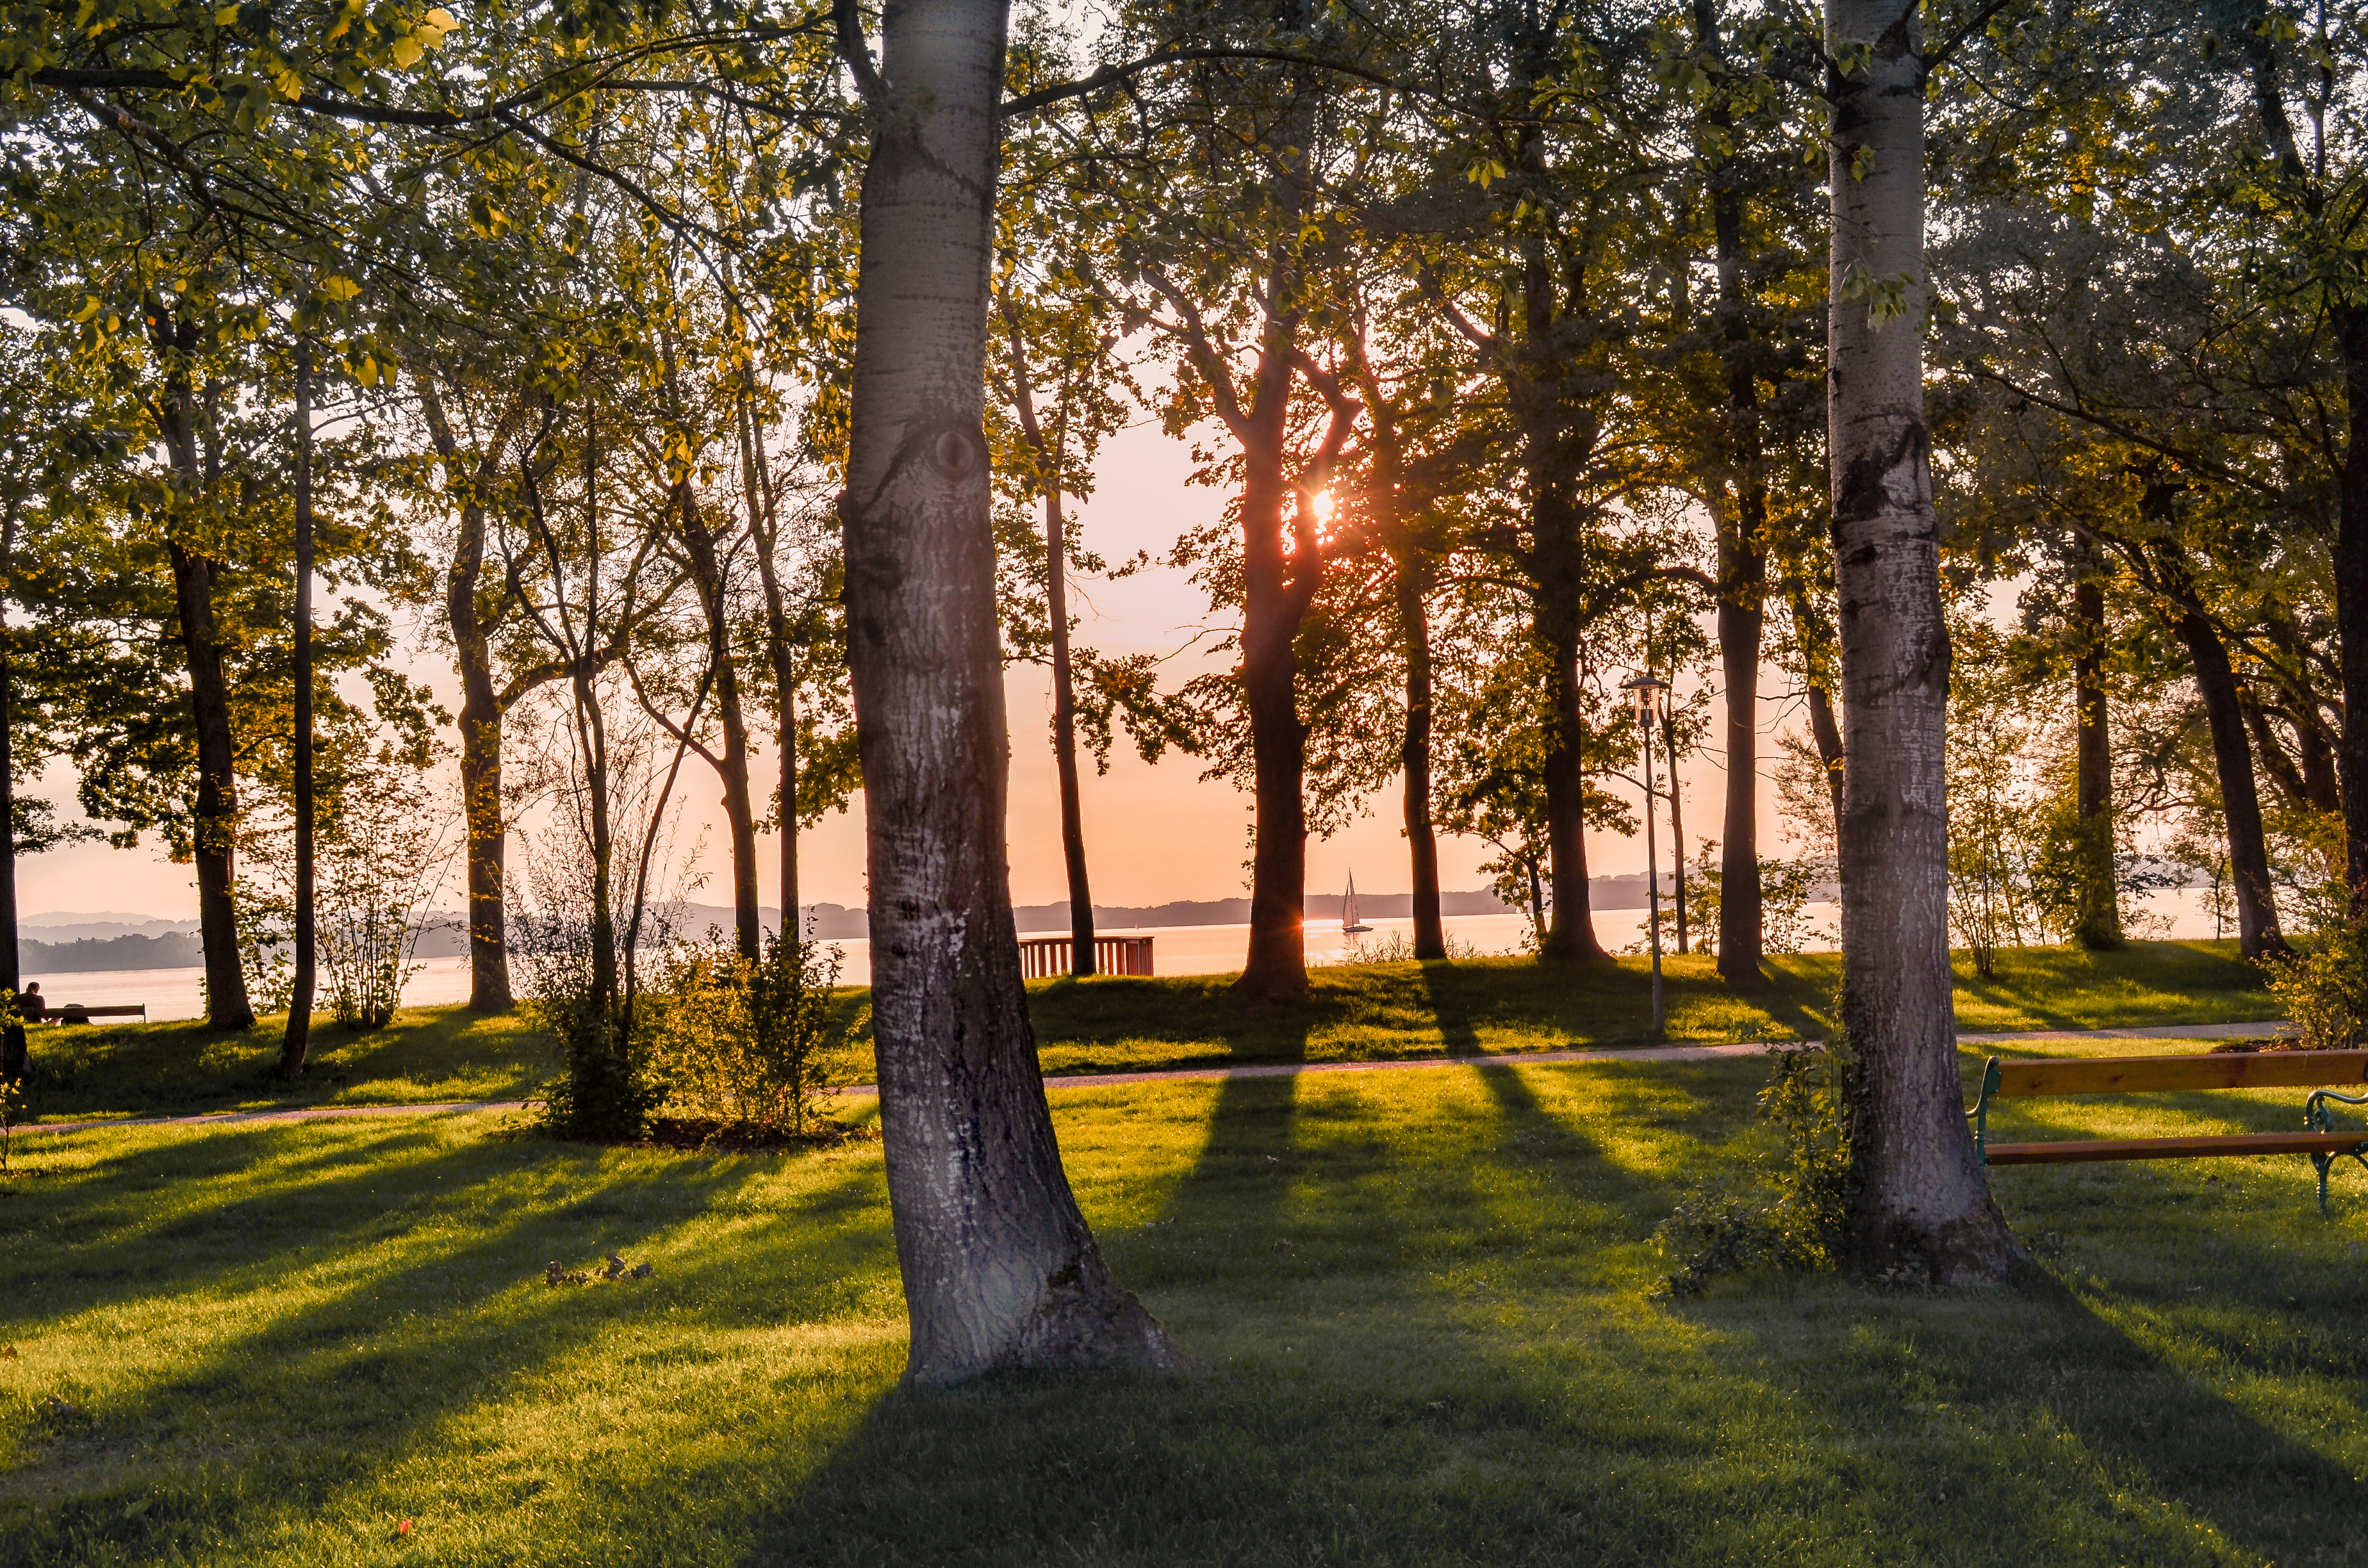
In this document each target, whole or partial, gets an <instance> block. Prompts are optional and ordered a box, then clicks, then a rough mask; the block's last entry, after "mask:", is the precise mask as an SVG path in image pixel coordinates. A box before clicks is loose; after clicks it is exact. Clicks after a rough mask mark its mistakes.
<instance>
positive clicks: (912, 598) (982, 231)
mask: <svg viewBox="0 0 2368 1568" xmlns="http://www.w3.org/2000/svg"><path fill="white" fill-rule="evenodd" d="M837 15H838V19H839V34H840V44H841V48H842V50H843V51H845V53H846V55H847V59H848V68H849V70H850V72H851V73H852V74H854V76H855V78H856V80H857V81H858V83H859V84H860V87H861V89H862V94H863V97H864V100H865V107H866V110H867V113H868V115H869V117H870V128H871V135H872V144H871V153H870V157H869V159H868V160H867V162H866V165H865V168H864V176H863V196H862V205H861V210H862V255H861V262H860V269H859V273H858V281H857V292H856V299H857V306H856V349H855V374H854V384H853V400H852V410H851V419H850V425H849V437H850V439H849V445H848V464H847V490H846V493H845V494H844V496H843V497H842V499H841V502H840V516H841V517H842V519H843V521H844V524H845V528H846V540H847V545H846V548H847V606H848V662H849V665H850V666H851V671H852V675H853V678H854V690H855V704H856V724H857V735H858V740H859V744H860V747H861V750H862V756H863V778H864V792H865V831H866V841H867V846H868V849H869V864H870V870H871V900H870V903H871V944H872V953H873V971H872V983H873V995H874V1002H873V1015H872V1017H873V1025H872V1028H873V1038H874V1040H875V1042H876V1045H875V1050H876V1051H877V1056H878V1061H879V1064H880V1103H881V1122H882V1137H883V1139H884V1142H885V1143H886V1147H887V1160H888V1196H889V1204H890V1209H891V1212H892V1215H893V1218H894V1226H895V1233H896V1256H897V1262H898V1265H899V1267H900V1268H901V1269H902V1271H903V1275H904V1280H905V1310H906V1313H907V1315H908V1317H909V1319H910V1321H911V1324H912V1352H911V1359H910V1360H909V1361H908V1362H907V1364H906V1369H905V1376H906V1377H907V1378H908V1379H909V1380H911V1381H916V1382H924V1383H943V1382H951V1381H958V1380H961V1379H964V1378H969V1377H974V1376H977V1375H978V1374H980V1373H983V1372H986V1371H989V1370H992V1369H996V1368H999V1367H1011V1366H1059V1365H1078V1364H1100V1363H1110V1362H1131V1363H1136V1364H1144V1365H1153V1366H1173V1365H1176V1364H1177V1363H1178V1359H1179V1358H1178V1353H1177V1351H1176V1350H1175V1348H1174V1347H1173V1346H1171V1345H1170V1344H1169V1342H1168V1339H1167V1333H1166V1331H1165V1330H1163V1329H1162V1328H1161V1327H1160V1326H1159V1324H1157V1323H1156V1321H1155V1320H1154V1319H1153V1318H1152V1317H1151V1315H1150V1313H1148V1312H1145V1311H1144V1308H1143V1306H1142V1304H1141V1303H1140V1302H1138V1301H1136V1300H1135V1299H1134V1298H1133V1296H1132V1295H1131V1294H1129V1293H1128V1292H1127V1291H1125V1290H1123V1289H1121V1287H1120V1286H1119V1284H1118V1282H1117V1280H1116V1279H1115V1278H1112V1277H1111V1275H1110V1269H1109V1267H1108V1265H1107V1264H1106V1263H1104V1261H1103V1259H1102V1256H1101V1251H1100V1249H1099V1246H1097V1245H1096V1244H1095V1242H1094V1237H1093V1232H1092V1230H1091V1229H1090V1228H1089V1227H1088V1226H1087V1223H1086V1221H1085V1216H1084V1215H1083V1214H1082V1213H1081V1212H1080V1211H1079V1210H1078V1208H1077V1203H1076V1197H1075V1196H1074V1194H1072V1192H1071V1191H1070V1189H1069V1184H1068V1178H1067V1176H1066V1175H1065V1174H1064V1172H1063V1170H1062V1168H1061V1160H1060V1152H1059V1146H1058V1143H1057V1142H1056V1140H1055V1138H1054V1136H1053V1121H1052V1115H1051V1111H1050V1108H1048V1106H1047V1105H1046V1103H1045V1098H1044V1088H1043V1081H1042V1077H1041V1075H1040V1074H1039V1073H1038V1070H1037V1065H1036V1053H1035V1040H1034V1034H1033V1031H1032V1029H1031V1028H1030V1024H1029V1019H1028V1010H1027V1001H1026V994H1025V992H1024V990H1023V989H1022V987H1021V984H1020V977H1019V937H1018V935H1017V933H1016V932H1015V930H1014V928H1013V925H1012V916H1011V898H1010V890H1009V886H1008V881H1007V880H1006V879H1007V874H1008V873H1007V871H1006V867H1005V858H1004V835H1003V812H1004V799H1005V797H1004V790H1005V778H1006V772H1005V770H1006V767H1007V763H1006V745H1007V734H1008V731H1007V727H1006V724H1005V719H1004V711H1003V689H1002V667H1001V660H1000V658H999V656H998V652H997V649H996V602H995V546H994V533H993V527H992V521H991V517H990V512H991V508H992V505H993V502H992V496H991V494H990V490H989V483H988V473H987V448H986V437H985V410H984V387H985V369H986V365H985V360H986V336H987V330H988V318H987V311H988V274H989V269H990V267H991V265H992V262H993V256H994V243H995V229H994V209H995V188H996V144H997V131H996V110H997V99H998V96H999V93H1000V89H1001V86H1002V81H1003V48H1004V10H1003V7H1002V6H1001V5H1000V4H998V3H996V0H926V3H921V4H914V5H908V6H892V7H890V8H889V9H888V10H887V12H886V13H885V15H884V16H883V17H882V58H881V62H880V64H879V66H878V67H877V68H875V67H874V66H873V65H872V63H871V58H870V52H869V48H868V46H867V45H866V43H865V42H864V40H863V38H862V35H861V32H860V23H859V19H858V17H857V16H856V14H855V9H854V6H852V4H842V5H841V6H840V7H839V9H838V13H837Z"/></svg>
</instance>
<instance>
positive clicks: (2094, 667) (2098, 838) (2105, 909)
mask: <svg viewBox="0 0 2368 1568" xmlns="http://www.w3.org/2000/svg"><path fill="white" fill-rule="evenodd" d="M2072 622H2073V636H2074V638H2075V639H2076V640H2077V646H2076V648H2075V650H2074V652H2073V656H2072V699H2073V707H2074V710H2075V717H2076V723H2077V725H2078V739H2077V750H2078V773H2079V779H2078V801H2077V809H2078V813H2079V829H2078V831H2079V844H2078V851H2079V859H2080V903H2079V913H2078V918H2077V920H2076V923H2075V926H2074V929H2073V935H2074V937H2076V938H2077V939H2078V942H2079V943H2080V945H2081V946H2082V947H2084V948H2087V949H2090V950H2091V951H2095V952H2112V951H2113V950H2115V949H2119V948H2120V947H2121V946H2122V901H2121V887H2120V879H2119V877H2118V876H2117V874H2116V872H2115V870H2114V867H2113V750H2112V730H2111V728H2110V727H2109V713H2108V710H2107V707H2106V694H2105V585H2104V584H2103V582H2102V581H2100V579H2099V577H2098V576H2097V575H2096V574H2095V573H2094V571H2093V570H2091V571H2090V572H2089V573H2087V574H2083V575H2082V576H2081V578H2080V579H2079V581H2078V583H2076V584H2074V585H2073V588H2072Z"/></svg>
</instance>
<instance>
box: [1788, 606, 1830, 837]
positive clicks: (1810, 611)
mask: <svg viewBox="0 0 2368 1568" xmlns="http://www.w3.org/2000/svg"><path fill="white" fill-rule="evenodd" d="M1784 597H1785V603H1786V604H1787V605H1789V606H1790V607H1791V608H1792V611H1793V628H1794V631H1795V632H1796V634H1797V635H1798V636H1799V638H1800V641H1801V662H1802V664H1803V665H1804V667H1805V669H1806V672H1807V678H1806V679H1805V680H1804V681H1803V682H1802V686H1803V687H1804V690H1805V691H1806V693H1807V696H1808V704H1809V738H1810V740H1811V741H1812V742H1814V743H1815V744H1816V748H1817V762H1818V765H1819V766H1820V767H1822V768H1823V769H1824V771H1825V776H1826V793H1827V798H1828V799H1830V800H1831V801H1833V806H1834V828H1835V831H1836V832H1837V833H1839V831H1840V829H1841V821H1842V731H1841V725H1840V724H1839V723H1838V722H1836V721H1835V719H1834V698H1833V692H1832V690H1831V689H1830V687H1829V684H1828V680H1829V677H1827V676H1821V675H1820V673H1819V666H1820V665H1824V664H1826V663H1827V658H1828V656H1829V655H1830V653H1832V651H1833V640H1834V633H1833V628H1832V626H1831V625H1829V624H1828V623H1827V620H1826V618H1825V613H1824V612H1823V611H1822V610H1820V609H1819V608H1817V606H1816V601H1815V600H1814V599H1812V598H1810V597H1809V588H1808V585H1807V584H1805V583H1804V582H1802V581H1801V579H1800V578H1799V577H1797V576H1792V575H1787V577H1786V578H1785V582H1784Z"/></svg>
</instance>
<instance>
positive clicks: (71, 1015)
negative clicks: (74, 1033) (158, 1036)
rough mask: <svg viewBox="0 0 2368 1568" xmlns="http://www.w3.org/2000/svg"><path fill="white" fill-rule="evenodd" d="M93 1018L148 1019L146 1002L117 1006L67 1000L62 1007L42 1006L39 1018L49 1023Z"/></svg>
mask: <svg viewBox="0 0 2368 1568" xmlns="http://www.w3.org/2000/svg"><path fill="white" fill-rule="evenodd" d="M93 1018H137V1019H139V1020H140V1021H141V1022H142V1023H143V1024H144V1023H146V1022H147V1021H148V1004H146V1003H145V1002H133V1003H130V1004H128V1005H126V1006H117V1007H93V1006H86V1005H85V1004H83V1003H80V1002H69V1003H67V1004H66V1005H65V1006H63V1007H46V1006H45V1007H43V1008H42V1009H41V1019H40V1021H41V1022H43V1023H50V1024H86V1023H88V1022H90V1021H91V1019H93Z"/></svg>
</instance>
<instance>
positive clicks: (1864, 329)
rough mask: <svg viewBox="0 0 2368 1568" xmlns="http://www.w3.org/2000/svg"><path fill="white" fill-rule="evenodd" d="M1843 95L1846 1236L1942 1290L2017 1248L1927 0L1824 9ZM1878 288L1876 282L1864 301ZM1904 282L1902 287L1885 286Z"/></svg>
mask: <svg viewBox="0 0 2368 1568" xmlns="http://www.w3.org/2000/svg"><path fill="white" fill-rule="evenodd" d="M1853 44H1855V45H1860V46H1871V52H1870V54H1869V56H1868V59H1867V61H1866V63H1865V65H1864V66H1863V68H1862V69H1861V70H1860V71H1859V72H1857V73H1856V74H1851V75H1847V76H1846V75H1844V74H1841V72H1840V71H1839V69H1835V70H1831V71H1829V73H1828V76H1827V95H1828V97H1829V98H1830V99H1831V101H1832V105H1833V129H1832V132H1831V134H1832V145H1831V150H1832V165H1831V174H1830V176H1829V178H1830V189H1831V191H1832V199H1833V225H1834V226H1833V255H1832V285H1831V287H1832V292H1831V295H1830V298H1831V300H1832V304H1831V306H1830V312H1831V314H1830V318H1829V328H1828V330H1829V334H1830V337H1829V345H1830V347H1829V364H1830V366H1831V371H1830V381H1829V383H1828V393H1827V442H1828V447H1829V450H1830V453H1831V461H1832V465H1833V496H1834V515H1833V532H1834V563H1835V585H1836V587H1837V589H1838V592H1839V599H1840V603H1841V644H1842V697H1843V720H1844V722H1845V724H1846V726H1847V729H1846V735H1845V744H1846V746H1847V749H1848V753H1849V756H1850V768H1849V771H1848V773H1847V774H1846V775H1845V776H1844V785H1843V809H1842V818H1841V879H1842V951H1843V955H1844V956H1843V976H1844V979H1843V993H1842V1014H1843V1024H1844V1026H1845V1028H1846V1029H1847V1030H1848V1034H1849V1038H1850V1044H1851V1046H1852V1047H1853V1048H1854V1049H1855V1050H1856V1051H1857V1053H1858V1061H1859V1086H1858V1090H1857V1096H1856V1104H1855V1106H1854V1108H1853V1109H1854V1115H1853V1133H1854V1137H1853V1145H1852V1149H1853V1155H1854V1158H1855V1161H1856V1164H1857V1167H1858V1177H1859V1184H1858V1192H1857V1197H1856V1199H1855V1201H1854V1203H1853V1206H1852V1212H1851V1215H1850V1243H1851V1246H1852V1250H1853V1252H1854V1253H1855V1254H1856V1256H1858V1258H1859V1259H1860V1261H1861V1262H1862V1263H1864V1264H1866V1265H1869V1266H1878V1265H1892V1264H1906V1265H1907V1266H1909V1267H1915V1268H1917V1269H1918V1270H1919V1271H1921V1272H1925V1273H1927V1274H1929V1276H1930V1278H1934V1279H1936V1280H1941V1281H1948V1280H1957V1279H1968V1280H1970V1279H1988V1278H1998V1276H1999V1275H2001V1274H2003V1273H2004V1272H2005V1270H2006V1269H2007V1268H2008V1267H2009V1264H2010V1263H2011V1262H2012V1261H2013V1260H2014V1258H2015V1257H2016V1256H2017V1253H2018V1249H2017V1247H2016V1245H2015V1243H2014V1239H2013V1237H2012V1235H2011V1234H2010V1233H2009V1232H2008V1230H2007V1227H2006V1221H2005V1219H2004V1217H2003V1216H2002V1215H2001V1214H2000V1213H1999V1212H1998V1205H1997V1204H1996V1203H1995V1202H1993V1201H1992V1199H1991V1198H1990V1194H1989V1188H1988V1186H1987V1183H1986V1182H1985V1181H1984V1179H1983V1176H1982V1168H1981V1166H1980V1165H1979V1164H1978V1163H1977V1161H1976V1160H1975V1154H1974V1146H1973V1139H1972V1137H1971V1136H1970V1134H1969V1133H1968V1132H1967V1131H1966V1126H1965V1115H1964V1098H1963V1092H1962V1089H1961V1087H1960V1085H1959V1083H1958V1076H1957V1042H1956V1021H1955V1016H1954V1012H1953V1008H1952V976H1951V973H1950V968H1949V876H1948V855H1949V819H1948V801H1947V794H1946V788H1945V784H1944V767H1943V753H1944V746H1945V742H1946V738H1947V723H1946V718H1947V705H1948V697H1949V634H1948V629H1947V627H1946V625H1945V623H1944V622H1943V620H1942V619H1941V579H1940V552H1939V533H1940V528H1939V523H1938V519H1937V518H1936V517H1935V515H1934V512H1933V508H1932V475H1931V448H1930V431H1929V429H1928V426H1926V424H1925V416H1924V384H1923V352H1922V335H1923V330H1924V312H1925V303H1926V296H1925V285H1924V276H1925V274H1924V87H1925V81H1924V66H1923V62H1922V58H1921V54H1922V48H1923V23H1922V16H1921V7H1920V6H1918V5H1914V4H1910V5H1908V6H1906V7H1904V8H1903V7H1902V6H1901V5H1900V4H1899V0H1827V6H1826V48H1827V55H1828V57H1829V58H1830V57H1836V56H1841V55H1844V54H1846V53H1847V52H1848V51H1849V48H1850V46H1851V45H1853ZM1870 285H1872V289H1873V290H1878V291H1876V292H1870ZM1893 288H1903V289H1904V292H1903V293H1901V294H1900V295H1898V296H1897V297H1896V298H1893V297H1887V296H1886V295H1885V294H1884V293H1882V292H1879V290H1889V289H1893Z"/></svg>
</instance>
